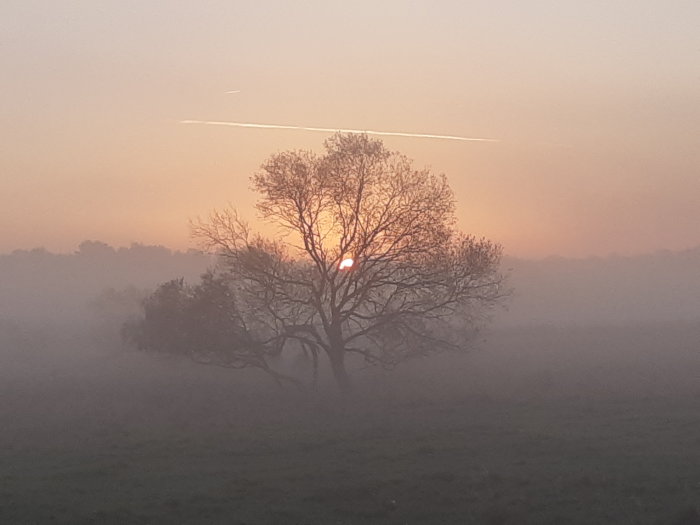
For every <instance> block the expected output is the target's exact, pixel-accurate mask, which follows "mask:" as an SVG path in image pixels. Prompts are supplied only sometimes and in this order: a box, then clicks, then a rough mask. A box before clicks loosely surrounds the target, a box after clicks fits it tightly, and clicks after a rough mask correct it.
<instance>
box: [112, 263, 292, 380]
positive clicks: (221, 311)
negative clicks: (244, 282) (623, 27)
mask: <svg viewBox="0 0 700 525" xmlns="http://www.w3.org/2000/svg"><path fill="white" fill-rule="evenodd" d="M143 310H144V316H143V318H141V319H138V320H135V321H128V322H126V323H125V324H124V325H123V327H122V337H123V338H124V339H125V340H127V341H128V342H130V343H132V344H134V345H136V346H137V347H138V348H139V349H141V350H147V351H153V352H159V353H166V354H172V355H180V356H187V357H189V358H190V359H191V360H192V361H195V362H197V363H202V364H207V365H216V366H221V367H225V368H249V367H252V368H258V369H261V370H263V371H265V372H266V373H268V374H270V375H271V376H272V377H273V379H275V380H276V381H277V382H278V383H282V382H284V381H288V382H291V383H294V384H299V382H298V380H296V379H295V378H292V377H289V376H286V375H284V374H280V373H278V372H277V371H275V370H274V369H273V368H272V367H271V366H270V365H269V359H270V357H274V355H273V354H274V349H271V348H270V347H266V346H264V345H261V344H260V343H259V342H258V341H256V340H255V339H254V338H253V337H251V335H250V333H249V331H248V329H247V327H246V325H245V321H244V319H243V318H242V316H241V315H240V314H239V311H238V308H237V306H236V303H235V299H234V296H233V293H232V290H231V289H230V287H229V286H228V284H227V283H226V282H225V280H224V279H223V278H222V276H219V275H216V274H214V273H213V272H211V271H210V272H207V273H205V274H204V275H202V279H201V282H200V283H199V284H198V285H197V286H189V285H187V284H185V282H184V279H173V280H171V281H168V282H166V283H164V284H162V285H160V286H159V287H158V288H157V289H156V291H155V292H153V294H151V295H150V296H148V297H147V298H146V299H145V300H144V301H143Z"/></svg>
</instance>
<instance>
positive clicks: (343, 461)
mask: <svg viewBox="0 0 700 525" xmlns="http://www.w3.org/2000/svg"><path fill="white" fill-rule="evenodd" d="M699 260H700V259H699V252H698V251H697V250H692V251H687V252H675V253H674V252H665V253H657V254H650V255H647V256H641V257H636V258H620V257H611V258H598V259H587V260H569V259H563V258H557V259H546V260H539V261H538V260H520V259H507V260H506V262H505V265H506V266H507V267H508V268H510V270H509V273H510V278H509V283H510V285H512V286H513V288H514V295H513V298H512V300H511V301H510V303H509V305H508V309H507V310H501V311H497V312H494V322H493V323H491V324H490V325H488V326H486V327H485V328H484V329H483V330H482V331H481V335H480V336H479V338H477V339H476V340H475V341H474V344H473V346H472V347H471V348H469V349H465V350H466V352H464V353H462V354H461V355H452V354H446V355H441V356H437V357H435V358H434V359H430V360H415V361H409V362H407V363H406V364H405V365H403V366H401V367H399V368H398V369H396V370H394V371H382V370H381V369H376V368H369V369H367V368H365V367H364V366H362V365H361V364H358V365H356V366H355V365H353V367H352V368H351V370H350V372H351V376H352V378H353V380H354V383H355V391H354V394H353V395H352V397H351V398H349V399H343V398H342V397H339V395H338V394H336V389H335V386H334V385H333V384H332V382H331V381H330V379H331V378H330V375H329V371H328V370H326V369H325V368H324V369H322V371H321V374H322V378H321V382H320V385H319V388H320V392H319V394H313V393H310V392H307V393H304V392H298V391H296V390H295V389H293V388H291V387H286V388H284V389H282V390H281V389H280V388H279V387H278V386H276V385H275V384H274V382H272V381H270V379H269V377H267V376H266V375H265V374H264V373H262V372H260V371H256V370H227V369H222V368H216V367H207V366H202V365H198V364H193V363H192V362H190V361H189V360H187V359H186V358H173V357H167V356H158V355H152V354H148V353H140V352H138V351H136V350H135V349H134V348H131V347H129V346H128V345H125V344H124V343H123V342H122V341H121V339H120V336H119V327H120V326H121V323H122V322H123V321H124V320H126V319H128V318H133V316H138V315H140V307H139V301H140V300H141V299H142V298H143V297H145V296H146V295H147V294H148V293H150V292H151V291H152V290H153V289H154V288H155V287H156V286H157V285H158V284H159V283H161V282H163V281H166V280H169V279H171V278H176V277H185V278H186V279H188V280H190V281H192V282H194V281H196V279H197V278H198V276H199V274H200V273H201V272H203V271H204V270H205V269H206V268H207V267H208V266H209V265H211V264H213V263H214V260H213V259H211V258H210V257H208V256H205V255H202V254H200V253H196V252H190V253H178V252H171V251H169V250H167V249H166V248H162V247H147V246H139V245H132V246H131V247H130V248H112V247H110V246H108V245H106V244H103V243H99V242H85V243H82V244H81V245H80V247H79V248H78V249H77V250H76V251H75V252H74V253H72V254H52V253H49V252H47V251H45V250H33V251H29V252H14V253H11V254H5V255H2V256H0V282H1V283H2V291H1V293H2V297H3V302H2V316H1V321H0V396H1V397H2V400H3V402H2V405H1V406H0V418H1V422H2V428H3V431H2V433H0V451H2V455H3V457H4V460H3V464H4V469H3V472H2V474H1V476H0V494H2V499H1V502H2V504H1V505H0V518H2V521H4V522H8V523H25V522H26V523H44V522H45V523H66V524H67V523H115V524H116V523H144V524H145V523H172V522H188V523H231V522H233V523H437V522H440V523H557V522H566V523H592V522H596V523H678V524H680V523H695V522H696V521H697V516H698V515H697V504H698V499H697V497H698V483H699V482H700V478H699V471H698V465H699V464H700V456H698V450H700V448H699V447H698V439H700V424H699V423H698V422H699V421H700V420H698V418H697V403H698V400H700V315H699V314H698V312H700V309H699V308H698V297H699V294H698V293H697V292H698V290H699V289H700V277H699V276H698V272H697V271H696V268H697V267H698V266H697V265H698V262H699ZM301 364H302V363H297V362H295V360H294V359H287V360H286V361H284V362H282V363H280V364H279V366H280V367H281V368H282V369H283V370H285V371H290V372H291V373H294V371H295V370H297V368H295V367H297V366H299V365H301ZM298 370H301V369H298ZM232 520H233V521H232ZM684 520H685V521H684ZM693 520H695V521H693Z"/></svg>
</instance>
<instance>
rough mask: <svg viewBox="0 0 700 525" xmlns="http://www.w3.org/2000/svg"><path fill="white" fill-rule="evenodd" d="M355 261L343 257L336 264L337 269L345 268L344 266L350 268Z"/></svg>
mask: <svg viewBox="0 0 700 525" xmlns="http://www.w3.org/2000/svg"><path fill="white" fill-rule="evenodd" d="M354 263H355V261H353V260H352V259H351V258H347V259H343V260H342V261H340V265H339V266H338V270H345V269H346V268H352V265H353V264H354Z"/></svg>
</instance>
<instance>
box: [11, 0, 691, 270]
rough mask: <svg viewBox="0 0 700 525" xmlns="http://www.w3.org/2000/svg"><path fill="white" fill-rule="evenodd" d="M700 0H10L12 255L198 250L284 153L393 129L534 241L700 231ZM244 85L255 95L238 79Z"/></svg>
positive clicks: (582, 244) (479, 212)
mask: <svg viewBox="0 0 700 525" xmlns="http://www.w3.org/2000/svg"><path fill="white" fill-rule="evenodd" d="M699 26H700V2H698V1H697V0H689V1H670V0H667V1H657V2H649V1H641V0H629V1H623V0H618V1H613V0H606V1H585V2H584V1H562V0H558V1H510V2H507V1H501V2H496V1H483V2H469V1H466V0H461V1H442V2H440V1H435V0H433V1H425V2H421V1H380V0H373V1H358V0H355V1H352V2H348V1H342V2H341V1H329V0H324V1H287V2H272V1H257V2H253V1H250V2H248V1H245V2H244V1H234V0H227V1H223V0H222V1H187V2H184V1H174V0H173V1H143V0H138V1H131V0H118V1H107V0H100V1H96V0H85V1H61V0H45V1H33V0H18V1H14V0H3V1H2V3H1V4H0V71H1V75H2V82H0V251H1V252H6V251H11V250H13V249H16V248H31V247H36V246H45V247H46V248H49V249H51V250H55V251H72V250H74V249H75V248H76V247H77V245H78V243H79V242H80V241H82V240H84V239H100V240H103V241H106V242H109V243H111V244H114V245H123V244H128V243H130V242H131V241H139V242H144V243H158V244H165V245H167V246H169V247H172V248H187V247H193V246H194V244H193V242H192V241H191V240H190V239H189V230H188V225H187V221H188V219H189V218H193V217H196V216H197V215H206V214H207V213H208V212H209V210H211V209H212V208H214V207H222V206H225V205H226V204H227V203H229V202H230V203H232V204H234V205H236V206H238V207H240V208H241V209H242V210H243V211H244V212H245V213H246V214H248V216H249V217H251V218H254V212H253V209H252V203H253V202H254V198H255V195H254V194H253V193H251V192H250V190H249V181H248V177H249V176H250V174H251V173H253V172H254V171H255V170H256V169H257V167H258V166H259V165H260V164H261V163H262V161H263V160H264V159H265V158H266V157H267V156H268V155H269V154H271V153H274V152H276V151H279V150H286V149H296V148H311V149H320V148H321V145H322V142H323V140H324V138H325V137H326V136H328V133H323V132H318V131H297V130H281V129H280V130H275V129H255V128H237V127H224V126H210V125H204V124H182V123H180V121H182V120H206V121H230V122H252V123H265V124H279V125H290V126H306V127H318V128H330V129H340V128H342V129H371V130H379V131H401V132H412V133H422V134H438V135H453V136H465V137H484V138H494V139H498V140H499V141H498V142H463V141H454V140H442V139H428V138H410V137H390V136H387V137H384V138H383V140H384V142H385V143H386V144H387V145H388V146H389V147H390V148H391V149H396V150H400V151H402V152H403V153H405V154H407V155H408V156H410V157H412V158H414V159H415V161H416V164H417V165H419V166H423V165H429V166H431V167H432V168H433V169H434V170H435V171H438V172H444V173H446V174H447V175H448V177H449V180H450V182H451V184H452V186H453V188H454V190H455V193H456V195H457V198H458V210H459V211H458V213H459V218H460V221H461V225H462V227H463V228H464V229H465V230H468V231H470V232H473V233H476V234H478V235H485V236H487V237H490V238H492V239H494V240H497V241H499V242H501V243H502V244H503V245H504V246H505V249H506V251H507V252H508V253H510V254H513V255H520V256H537V257H539V256H546V255H550V254H561V255H567V256H585V255H591V254H599V255H605V254H609V253H611V252H617V253H620V254H631V253H639V252H646V251H653V250H657V249H664V248H665V249H682V248H687V247H691V246H697V245H699V244H700V31H698V27H699ZM231 91H233V93H229V92H231Z"/></svg>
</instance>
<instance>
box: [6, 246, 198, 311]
mask: <svg viewBox="0 0 700 525" xmlns="http://www.w3.org/2000/svg"><path fill="white" fill-rule="evenodd" d="M211 262H212V260H211V257H210V256H208V255H206V254H203V253H201V252H199V251H195V250H190V251H187V252H177V251H171V250H169V249H167V248H164V247H163V246H145V245H142V244H138V243H134V244H132V245H131V246H129V247H126V248H124V247H122V248H114V247H112V246H109V245H108V244H105V243H103V242H100V241H84V242H82V243H81V244H80V245H79V246H78V249H77V250H76V251H75V252H73V253H68V254H64V253H51V252H49V251H47V250H45V249H43V248H37V249H33V250H16V251H14V252H12V253H9V254H3V255H0V298H1V300H0V319H4V320H5V321H16V322H24V321H27V322H46V321H50V322H63V321H65V322H68V321H81V320H85V318H86V315H93V314H98V315H99V314H100V313H104V314H106V313H109V311H110V309H112V310H115V309H116V310H118V309H119V306H118V303H119V302H120V301H121V303H124V302H131V303H134V302H136V303H137V302H138V297H139V296H140V295H143V294H145V293H149V292H151V291H153V289H155V287H156V286H157V285H158V284H160V283H162V282H163V281H164V280H166V279H172V278H174V277H182V278H184V279H185V280H187V281H191V280H196V279H198V278H199V276H200V275H201V274H202V272H204V271H205V270H206V268H207V267H208V266H209V265H210V264H211Z"/></svg>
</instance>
